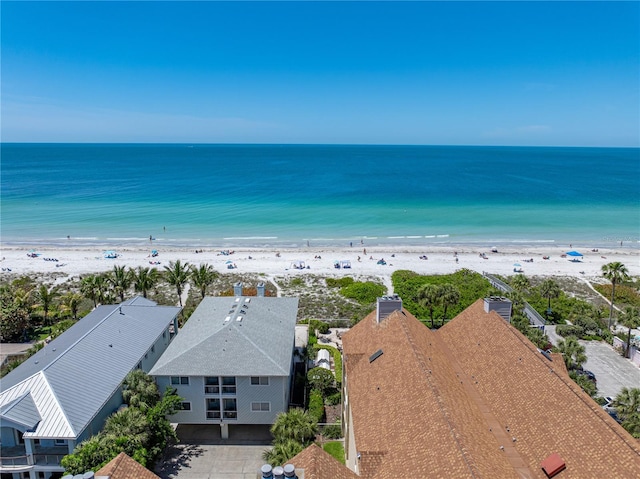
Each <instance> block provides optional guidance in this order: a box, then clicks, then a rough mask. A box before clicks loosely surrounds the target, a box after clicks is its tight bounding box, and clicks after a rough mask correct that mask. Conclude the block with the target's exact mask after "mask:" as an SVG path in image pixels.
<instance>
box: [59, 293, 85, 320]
mask: <svg viewBox="0 0 640 479" xmlns="http://www.w3.org/2000/svg"><path fill="white" fill-rule="evenodd" d="M82 299H83V298H82V296H81V295H80V294H78V293H73V292H69V293H67V294H65V295H64V296H62V298H61V303H62V309H63V310H64V311H68V312H69V313H71V317H73V320H74V321H77V320H78V309H79V308H80V303H82Z"/></svg>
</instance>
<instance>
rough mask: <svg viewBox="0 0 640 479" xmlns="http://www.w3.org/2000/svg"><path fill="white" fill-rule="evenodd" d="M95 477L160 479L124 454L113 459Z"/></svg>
mask: <svg viewBox="0 0 640 479" xmlns="http://www.w3.org/2000/svg"><path fill="white" fill-rule="evenodd" d="M95 476H96V477H97V476H107V477H108V478H109V479H160V478H159V477H158V476H156V475H155V474H154V473H153V472H151V471H150V470H149V469H147V468H146V467H144V466H141V465H140V464H139V463H137V462H136V461H134V460H133V459H131V458H130V457H129V456H127V455H126V454H125V453H124V452H121V453H120V454H118V455H117V456H116V457H114V458H113V459H111V461H109V462H108V463H107V464H105V465H104V466H103V467H102V468H101V469H100V470H99V471H98V472H96V473H95Z"/></svg>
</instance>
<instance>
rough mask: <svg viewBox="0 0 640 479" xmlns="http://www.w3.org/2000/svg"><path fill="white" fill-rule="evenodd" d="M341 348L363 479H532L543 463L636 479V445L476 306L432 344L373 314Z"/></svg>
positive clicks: (559, 369)
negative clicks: (552, 460)
mask: <svg viewBox="0 0 640 479" xmlns="http://www.w3.org/2000/svg"><path fill="white" fill-rule="evenodd" d="M343 348H344V355H345V376H346V379H345V383H346V387H347V393H348V404H349V408H350V415H351V416H350V417H351V420H352V428H353V432H354V434H355V439H356V448H357V451H358V452H359V453H360V454H361V459H360V461H359V472H360V475H361V477H363V478H366V479H368V478H371V479H384V478H386V477H395V475H397V474H398V473H403V474H408V476H407V477H419V476H420V475H425V474H427V475H428V477H456V478H465V477H469V478H481V477H491V478H507V477H530V478H540V479H544V478H545V477H546V476H545V474H544V472H543V471H542V469H541V462H542V461H543V460H544V459H545V458H547V457H548V456H550V455H551V454H553V453H558V454H559V455H560V457H561V458H562V459H563V460H564V461H566V465H567V468H566V470H565V471H563V472H562V473H561V476H559V477H562V478H563V479H564V478H587V477H600V476H604V477H632V476H633V477H635V476H638V475H640V447H639V444H638V442H637V441H635V440H634V439H633V438H632V437H631V436H630V435H629V434H628V433H626V431H624V430H623V429H622V428H621V427H620V426H619V425H618V424H617V423H616V422H615V421H613V420H612V419H611V418H610V417H609V415H608V414H606V413H605V412H604V411H603V410H602V408H600V407H599V406H598V405H597V404H596V403H595V402H594V401H593V400H592V399H591V398H589V397H588V396H587V395H586V394H585V393H583V392H582V391H581V390H580V388H579V387H578V386H577V385H576V384H575V383H573V381H571V380H570V379H569V377H568V376H567V374H566V369H564V365H563V364H558V362H556V363H554V362H553V361H549V360H548V359H547V358H546V357H545V356H543V355H542V354H540V352H539V351H538V350H537V349H536V348H535V346H534V345H533V344H531V343H530V342H529V341H528V340H527V339H526V338H525V337H524V336H523V335H522V334H520V333H519V332H518V331H517V330H515V329H514V328H513V327H511V326H510V325H509V324H508V323H506V322H505V321H504V320H503V319H502V318H500V316H498V315H497V314H496V313H489V314H488V313H485V312H484V308H483V301H482V300H480V301H478V302H476V303H474V304H473V305H472V306H470V307H469V308H468V309H467V310H465V311H464V312H463V313H461V314H460V315H459V316H458V317H456V318H455V319H454V320H452V321H451V322H450V323H449V324H447V325H446V326H445V327H443V328H441V329H440V330H439V331H436V332H434V331H431V330H429V329H428V328H426V327H425V326H423V325H422V324H421V323H420V322H419V321H418V320H417V319H415V318H414V317H413V316H412V315H411V314H410V313H408V312H407V311H404V310H403V311H402V312H394V313H392V314H391V315H389V316H388V317H387V318H386V319H384V320H383V321H382V322H381V323H377V321H376V314H375V312H373V313H372V314H370V315H369V316H367V317H366V318H365V319H363V320H362V321H361V322H360V323H358V325H356V326H355V327H354V328H352V329H351V330H350V331H349V332H347V333H345V335H344V336H343ZM378 350H382V354H381V355H380V356H378V357H377V358H375V359H374V360H373V361H371V362H370V359H371V357H372V356H371V355H372V354H373V353H375V352H376V351H378ZM352 453H353V451H351V452H350V454H352ZM636 470H637V471H638V473H637V474H636V473H635V472H634V474H632V475H631V476H629V472H630V471H636Z"/></svg>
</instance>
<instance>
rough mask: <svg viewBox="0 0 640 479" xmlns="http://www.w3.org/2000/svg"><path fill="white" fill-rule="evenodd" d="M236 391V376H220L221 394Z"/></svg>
mask: <svg viewBox="0 0 640 479" xmlns="http://www.w3.org/2000/svg"><path fill="white" fill-rule="evenodd" d="M235 393H236V378H235V377H234V376H223V377H222V394H235Z"/></svg>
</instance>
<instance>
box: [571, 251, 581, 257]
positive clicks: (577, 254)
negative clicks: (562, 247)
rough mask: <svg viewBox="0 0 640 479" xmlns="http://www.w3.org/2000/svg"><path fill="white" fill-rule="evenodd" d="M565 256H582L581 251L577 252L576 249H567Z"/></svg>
mask: <svg viewBox="0 0 640 479" xmlns="http://www.w3.org/2000/svg"><path fill="white" fill-rule="evenodd" d="M567 256H582V253H578V252H577V251H567Z"/></svg>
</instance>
